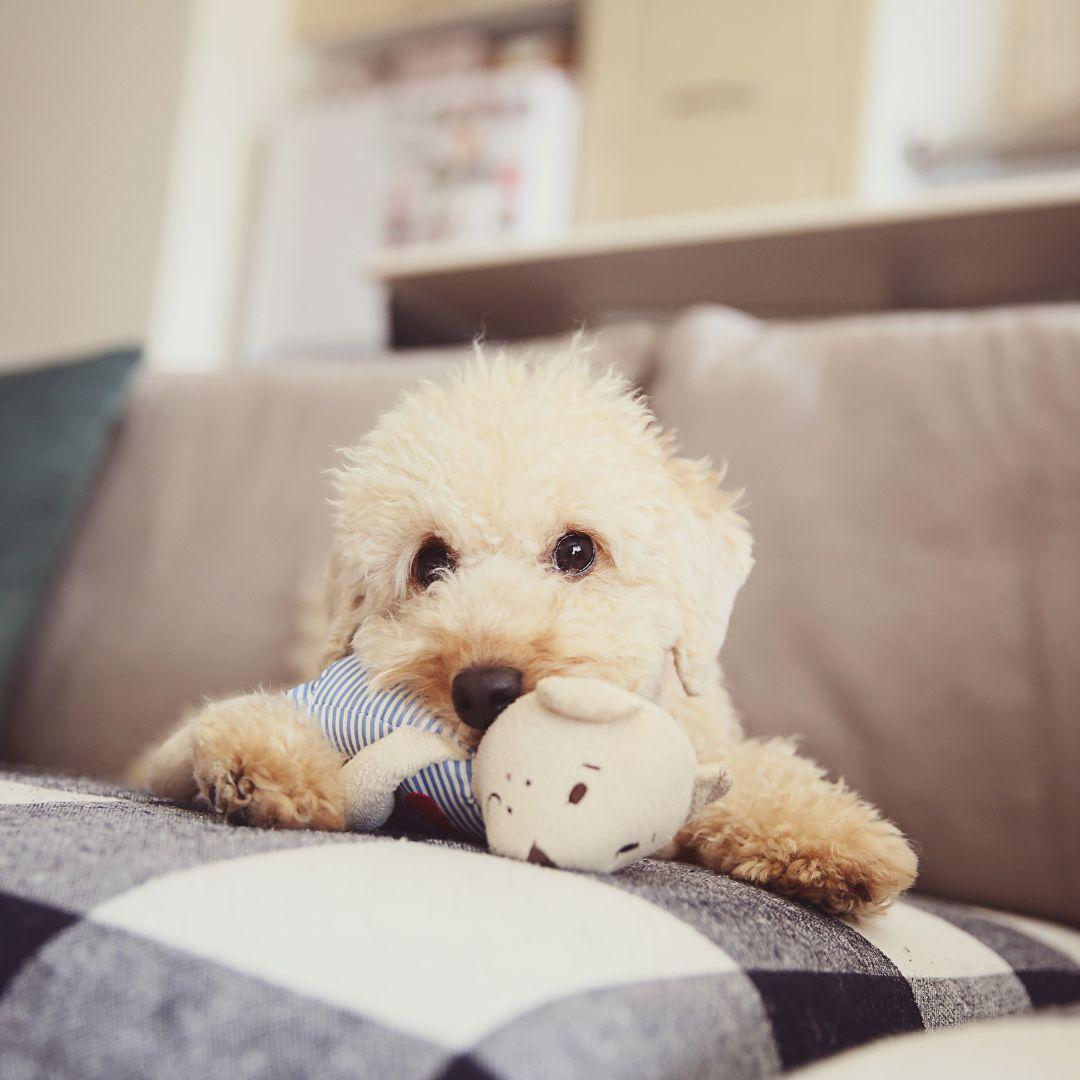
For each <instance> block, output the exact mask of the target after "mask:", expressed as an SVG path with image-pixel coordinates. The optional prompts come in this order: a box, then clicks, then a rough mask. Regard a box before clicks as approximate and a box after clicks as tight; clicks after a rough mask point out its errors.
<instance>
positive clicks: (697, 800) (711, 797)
mask: <svg viewBox="0 0 1080 1080" xmlns="http://www.w3.org/2000/svg"><path fill="white" fill-rule="evenodd" d="M730 790H731V777H729V776H728V774H727V773H726V772H724V770H723V769H722V768H721V767H720V766H719V765H716V764H712V765H699V766H698V769H697V774H696V775H695V776H694V794H693V797H692V798H691V799H690V817H692V818H695V817H697V816H698V814H700V813H701V811H702V810H704V809H705V807H706V806H708V805H709V803H714V802H716V800H717V799H722V798H723V797H724V796H725V795H726V794H727V793H728V792H729V791H730Z"/></svg>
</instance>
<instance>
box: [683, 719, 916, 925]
mask: <svg viewBox="0 0 1080 1080" xmlns="http://www.w3.org/2000/svg"><path fill="white" fill-rule="evenodd" d="M723 764H724V766H725V768H727V769H728V771H729V772H730V773H731V775H732V778H733V783H732V788H731V791H730V792H729V793H728V794H727V795H725V796H724V797H723V798H722V799H720V800H719V802H715V803H711V804H710V805H709V806H707V807H705V809H704V810H703V811H702V812H701V813H700V814H698V815H697V816H696V817H695V818H694V820H692V821H691V822H689V823H688V824H687V825H686V826H685V827H684V829H683V830H682V832H681V833H680V834H679V835H678V836H677V837H676V842H677V844H678V847H679V849H680V854H681V855H683V856H685V857H687V858H689V859H691V860H693V861H696V862H700V863H702V864H703V865H705V866H708V867H710V868H711V869H714V870H719V871H721V872H722V873H725V874H730V875H731V876H732V877H734V878H738V879H739V880H740V881H746V882H750V883H751V884H754V885H762V886H764V887H765V888H768V889H771V890H773V891H774V892H778V893H782V894H783V895H785V896H791V897H794V898H795V899H798V900H802V901H804V902H805V903H808V904H813V905H814V906H815V907H818V908H820V909H821V910H822V911H826V912H828V913H829V914H832V915H847V914H852V915H870V914H874V913H875V912H879V911H883V910H884V909H885V908H887V907H888V906H889V904H891V903H892V902H893V901H894V900H895V899H896V898H897V897H898V896H899V895H900V894H901V893H902V892H903V891H904V890H905V889H907V888H909V887H910V886H911V885H912V884H913V883H914V881H915V873H916V870H917V869H918V860H917V859H916V857H915V852H914V851H913V850H912V849H911V846H910V845H909V844H908V842H907V840H905V839H904V836H903V834H902V833H901V832H900V830H899V829H898V828H897V827H896V826H895V825H893V823H892V822H891V821H887V820H885V819H884V818H883V817H881V815H880V814H879V813H878V812H877V810H876V809H875V808H874V807H873V806H871V805H870V804H869V803H868V802H865V801H864V800H863V799H860V798H859V796H858V795H856V794H855V792H853V791H852V790H851V789H850V788H848V787H847V786H846V785H845V784H843V783H841V782H832V781H829V780H827V779H826V778H825V776H824V773H823V772H822V770H821V769H820V768H819V767H818V766H817V765H815V764H814V763H813V762H812V761H809V760H807V759H806V758H802V757H799V756H798V755H797V754H796V753H795V749H794V746H793V744H791V743H790V742H788V741H786V740H783V739H772V740H769V741H767V742H759V741H757V740H754V739H746V740H743V741H741V742H738V743H734V744H732V745H731V746H730V747H728V748H727V751H726V753H725V754H724V757H723Z"/></svg>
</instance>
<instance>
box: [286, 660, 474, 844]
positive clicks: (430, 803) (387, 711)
mask: <svg viewBox="0 0 1080 1080" xmlns="http://www.w3.org/2000/svg"><path fill="white" fill-rule="evenodd" d="M288 696H289V697H290V698H292V700H293V701H295V702H296V703H297V704H298V705H299V706H301V707H302V708H303V709H305V710H306V711H307V712H308V713H309V714H310V715H311V718H312V720H313V721H315V723H317V724H318V725H319V727H320V728H321V729H322V732H323V734H324V735H325V736H326V737H327V738H328V739H329V740H330V741H331V742H332V743H333V744H334V745H335V746H336V747H337V748H338V749H339V750H340V751H341V752H342V753H343V754H347V755H349V757H352V756H353V755H354V754H357V753H359V752H360V750H362V749H363V748H364V747H365V746H369V745H370V744H371V743H373V742H377V741H378V740H379V739H382V738H384V737H385V736H387V735H389V734H390V732H391V731H394V730H395V729H396V728H399V727H415V728H419V729H420V730H421V731H440V730H441V725H440V724H439V721H438V720H437V719H436V718H435V717H434V716H433V715H432V714H431V713H430V712H428V710H427V709H425V708H424V706H423V705H421V704H420V703H419V702H418V701H417V700H416V699H415V698H413V697H411V696H410V695H409V694H408V693H407V692H406V691H405V689H404V688H402V687H395V688H394V689H392V690H388V691H385V692H384V691H380V690H373V689H372V688H371V686H370V685H369V682H368V674H367V672H366V671H365V669H364V668H363V666H362V665H361V664H360V662H359V661H358V660H357V659H356V657H355V656H353V655H352V654H351V653H350V654H349V655H348V656H346V657H344V658H342V659H341V660H337V661H335V662H334V663H333V664H331V665H330V666H329V667H328V668H327V669H326V670H325V671H324V672H323V673H322V674H321V675H320V676H319V677H318V678H317V679H313V680H312V681H311V682H308V683H303V684H302V685H300V686H295V687H293V689H292V690H290V691H289V692H288ZM472 765H473V763H472V761H471V760H469V761H442V762H438V763H436V764H435V765H429V766H427V768H424V769H421V770H420V771H419V772H418V773H416V774H415V775H414V776H410V777H408V779H406V780H405V781H404V782H403V783H402V785H401V786H400V787H399V788H398V790H397V801H398V805H399V806H402V807H403V808H404V809H405V810H406V811H407V812H408V814H409V816H410V817H411V818H413V820H415V821H417V822H418V823H420V824H423V825H426V826H429V827H430V826H432V825H434V826H435V827H436V828H440V827H441V828H442V829H443V831H448V830H447V827H449V831H452V832H457V833H460V834H462V835H463V836H466V837H468V838H470V839H472V840H479V841H481V842H482V841H483V840H484V819H483V817H482V816H481V814H480V807H479V806H478V805H477V802H476V799H475V798H474V797H473V790H472Z"/></svg>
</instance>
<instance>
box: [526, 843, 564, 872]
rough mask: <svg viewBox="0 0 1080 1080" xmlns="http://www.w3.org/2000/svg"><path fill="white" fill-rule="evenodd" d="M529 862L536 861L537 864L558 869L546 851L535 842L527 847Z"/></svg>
mask: <svg viewBox="0 0 1080 1080" xmlns="http://www.w3.org/2000/svg"><path fill="white" fill-rule="evenodd" d="M529 862H532V863H536V864H537V865H538V866H550V867H551V868H552V869H555V870H557V869H558V867H557V866H556V865H555V863H554V862H552V861H551V858H550V856H549V855H548V854H547V852H545V851H544V849H543V848H541V847H539V846H538V845H537V844H533V846H532V847H531V848H530V849H529Z"/></svg>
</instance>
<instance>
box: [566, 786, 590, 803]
mask: <svg viewBox="0 0 1080 1080" xmlns="http://www.w3.org/2000/svg"><path fill="white" fill-rule="evenodd" d="M588 790H589V789H588V788H587V787H586V786H585V785H584V784H575V785H574V786H573V787H572V788H571V789H570V801H571V802H572V803H579V802H581V800H582V799H584V798H585V792H587V791H588Z"/></svg>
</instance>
